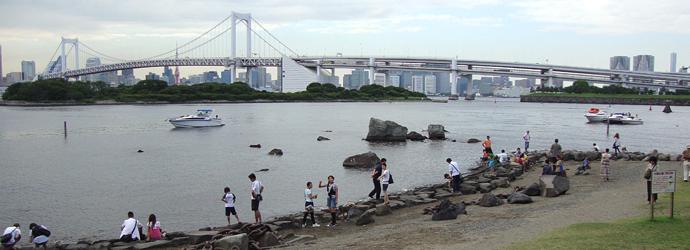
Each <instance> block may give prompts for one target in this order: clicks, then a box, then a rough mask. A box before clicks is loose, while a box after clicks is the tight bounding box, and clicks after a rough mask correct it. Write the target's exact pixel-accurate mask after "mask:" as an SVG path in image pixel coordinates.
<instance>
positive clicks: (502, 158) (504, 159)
mask: <svg viewBox="0 0 690 250" xmlns="http://www.w3.org/2000/svg"><path fill="white" fill-rule="evenodd" d="M496 156H497V157H498V162H499V163H500V164H501V166H507V165H508V164H510V157H508V154H506V150H505V149H501V153H500V154H498V155H496Z"/></svg>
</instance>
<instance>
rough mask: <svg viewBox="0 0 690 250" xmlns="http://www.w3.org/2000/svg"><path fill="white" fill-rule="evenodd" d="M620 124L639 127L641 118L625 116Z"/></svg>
mask: <svg viewBox="0 0 690 250" xmlns="http://www.w3.org/2000/svg"><path fill="white" fill-rule="evenodd" d="M621 123H623V124H626V125H640V124H642V123H643V122H642V118H638V117H632V116H626V117H623V118H622V119H621Z"/></svg>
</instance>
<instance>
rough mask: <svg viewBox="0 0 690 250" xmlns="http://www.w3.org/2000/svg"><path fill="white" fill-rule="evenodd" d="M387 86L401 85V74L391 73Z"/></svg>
mask: <svg viewBox="0 0 690 250" xmlns="http://www.w3.org/2000/svg"><path fill="white" fill-rule="evenodd" d="M386 86H393V87H400V76H399V75H391V76H389V77H388V83H387V84H386Z"/></svg>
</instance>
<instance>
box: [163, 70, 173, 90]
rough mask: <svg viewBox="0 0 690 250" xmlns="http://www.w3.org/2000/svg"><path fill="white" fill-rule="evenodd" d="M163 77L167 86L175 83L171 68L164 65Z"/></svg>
mask: <svg viewBox="0 0 690 250" xmlns="http://www.w3.org/2000/svg"><path fill="white" fill-rule="evenodd" d="M162 76H163V79H165V81H166V82H167V83H168V86H170V85H175V74H173V70H172V69H171V68H170V67H168V66H165V67H163V75H162Z"/></svg>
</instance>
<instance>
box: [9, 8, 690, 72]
mask: <svg viewBox="0 0 690 250" xmlns="http://www.w3.org/2000/svg"><path fill="white" fill-rule="evenodd" d="M231 11H237V12H244V13H251V14H252V16H253V17H254V19H256V20H258V21H260V22H261V23H262V24H263V25H264V26H265V27H266V28H267V29H268V30H269V31H270V32H271V33H272V34H273V35H275V36H276V37H278V38H279V39H280V40H281V41H282V42H283V43H285V44H286V45H287V46H289V47H290V48H291V49H293V50H295V51H296V52H298V53H299V54H300V55H310V56H321V55H331V56H332V55H335V54H336V53H342V54H343V55H344V56H348V55H351V56H360V55H364V56H408V57H434V58H456V57H457V58H460V59H471V60H495V61H507V62H529V63H549V64H558V65H571V66H583V67H596V68H608V64H609V57H611V56H614V55H627V56H631V57H632V56H634V55H638V54H650V55H654V56H655V59H656V60H655V65H656V67H655V69H656V71H669V60H670V59H669V58H670V56H669V55H670V53H671V52H677V53H678V66H688V65H690V42H689V41H690V1H687V0H656V1H649V0H625V1H623V0H512V1H510V0H450V1H446V0H427V1H412V0H347V1H324V0H320V1H316V0H305V1H300V0H292V1H282V0H197V1H189V0H146V1H142V0H60V1H55V0H51V1H46V0H0V46H2V56H3V72H4V73H5V74H6V73H7V72H11V71H20V68H21V67H20V62H21V60H33V61H36V64H37V71H41V70H42V69H43V68H44V67H45V65H46V63H47V62H48V60H49V59H50V56H51V55H52V54H53V52H54V51H55V49H56V47H57V46H58V45H59V43H60V37H78V38H79V40H80V41H81V42H84V43H86V44H88V45H89V46H90V47H92V48H94V49H97V50H98V51H100V52H103V53H105V54H108V55H112V56H116V57H118V58H125V59H137V58H144V57H147V56H151V55H154V54H157V53H160V52H164V51H168V50H170V49H172V48H174V47H175V44H182V43H184V42H186V41H188V40H190V39H193V38H194V37H196V36H197V35H198V34H201V33H203V32H204V31H206V30H208V29H209V28H210V27H212V26H213V25H215V24H216V23H218V22H219V21H221V20H223V19H224V18H225V17H227V16H229V15H230V13H231ZM219 56H228V55H219ZM81 60H82V62H83V61H84V59H81ZM144 71H145V72H148V71H154V72H157V73H160V72H158V71H160V70H159V69H146V70H139V71H137V74H138V75H140V74H145V72H144ZM196 71H200V69H183V75H185V73H188V72H192V73H193V72H196ZM142 72H144V73H142Z"/></svg>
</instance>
